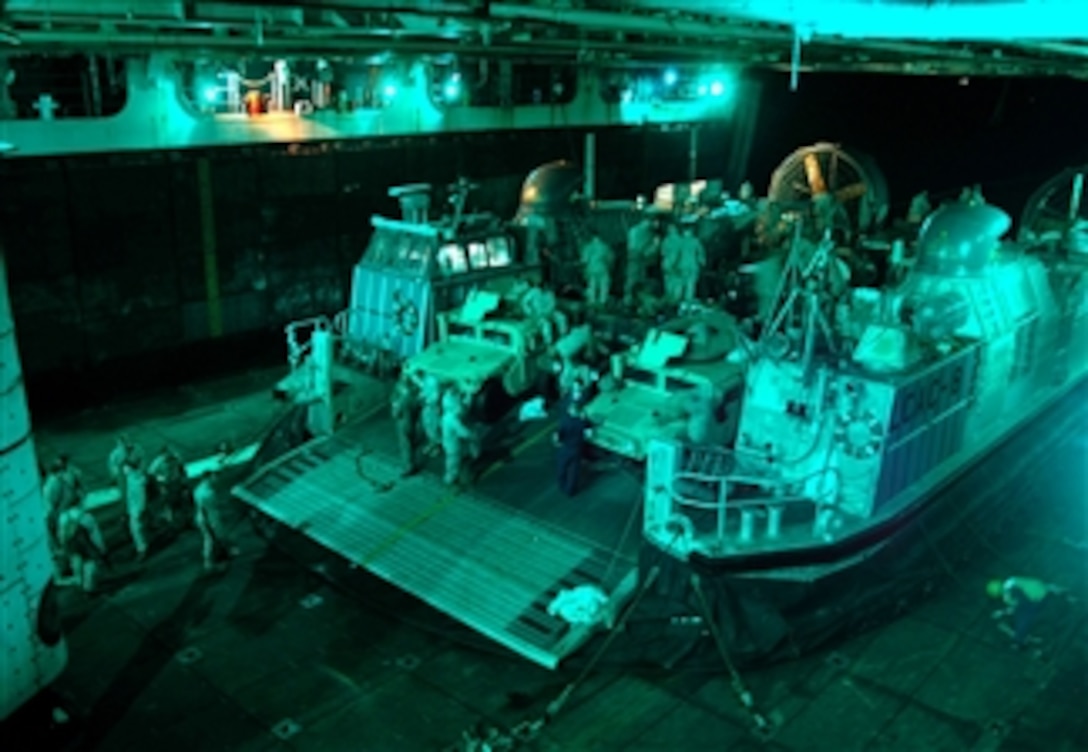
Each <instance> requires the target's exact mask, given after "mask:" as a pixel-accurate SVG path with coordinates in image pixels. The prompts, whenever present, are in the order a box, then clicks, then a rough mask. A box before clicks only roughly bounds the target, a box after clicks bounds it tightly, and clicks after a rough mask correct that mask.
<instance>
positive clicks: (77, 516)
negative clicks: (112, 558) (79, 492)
mask: <svg viewBox="0 0 1088 752" xmlns="http://www.w3.org/2000/svg"><path fill="white" fill-rule="evenodd" d="M57 539H58V541H59V543H60V550H61V552H62V554H63V556H64V557H65V559H66V560H67V563H68V566H69V567H70V568H71V573H72V578H71V580H69V582H70V583H71V584H75V585H77V586H79V587H80V588H81V589H82V590H83V591H84V592H87V593H93V592H94V591H95V588H96V586H97V584H98V568H99V566H100V565H102V564H106V565H108V564H109V559H108V556H107V553H106V543H105V541H104V540H103V538H102V531H101V529H100V528H99V527H98V521H97V520H95V518H94V515H92V514H91V513H90V511H89V510H87V509H86V507H85V505H84V504H83V502H82V501H80V502H79V503H77V504H75V505H73V506H70V507H68V508H67V509H65V510H64V511H63V512H61V514H60V515H59V517H58V518H57Z"/></svg>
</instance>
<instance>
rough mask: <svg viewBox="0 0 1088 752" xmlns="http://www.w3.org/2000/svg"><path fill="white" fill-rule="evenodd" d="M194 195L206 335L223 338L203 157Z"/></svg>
mask: <svg viewBox="0 0 1088 752" xmlns="http://www.w3.org/2000/svg"><path fill="white" fill-rule="evenodd" d="M196 191H197V196H198V197H199V202H200V246H201V249H202V250H203V252H204V295H205V297H206V299H207V302H208V334H210V335H211V336H212V337H220V336H222V334H223V307H222V303H221V301H220V299H219V258H218V256H217V249H216V237H215V193H214V190H213V188H212V167H211V162H210V161H209V160H208V158H207V157H202V158H200V159H198V160H197V161H196Z"/></svg>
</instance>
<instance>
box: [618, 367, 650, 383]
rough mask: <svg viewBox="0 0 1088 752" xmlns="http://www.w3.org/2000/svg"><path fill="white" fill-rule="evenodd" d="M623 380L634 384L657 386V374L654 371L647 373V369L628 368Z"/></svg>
mask: <svg viewBox="0 0 1088 752" xmlns="http://www.w3.org/2000/svg"><path fill="white" fill-rule="evenodd" d="M623 378H624V380H625V381H629V382H631V383H633V384H642V385H644V386H654V387H656V386H657V374H656V373H655V372H653V371H647V370H646V369H645V368H628V369H627V371H626V372H625V373H624V374H623Z"/></svg>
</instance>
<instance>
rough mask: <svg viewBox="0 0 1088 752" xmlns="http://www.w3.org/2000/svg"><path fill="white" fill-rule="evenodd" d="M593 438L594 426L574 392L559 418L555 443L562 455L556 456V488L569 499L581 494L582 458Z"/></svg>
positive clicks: (559, 453) (557, 454)
mask: <svg viewBox="0 0 1088 752" xmlns="http://www.w3.org/2000/svg"><path fill="white" fill-rule="evenodd" d="M590 435H592V426H591V424H590V422H589V420H588V419H587V418H586V414H585V409H584V408H583V407H582V405H581V401H580V399H579V394H578V393H577V392H572V393H571V397H570V400H569V402H567V404H566V405H564V410H563V413H562V415H561V417H560V418H559V425H558V426H557V427H556V431H555V437H554V439H553V441H554V443H555V446H556V447H557V449H558V451H557V452H556V456H555V471H556V484H557V485H558V486H559V490H560V491H562V492H563V493H564V494H566V495H567V496H574V495H575V494H577V493H578V482H579V480H580V479H581V475H582V457H583V455H584V454H585V446H586V439H587V438H588V437H589V436H590Z"/></svg>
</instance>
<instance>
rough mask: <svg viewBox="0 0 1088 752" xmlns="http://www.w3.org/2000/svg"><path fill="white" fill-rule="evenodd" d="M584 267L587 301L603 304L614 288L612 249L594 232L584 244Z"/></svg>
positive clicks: (595, 304)
mask: <svg viewBox="0 0 1088 752" xmlns="http://www.w3.org/2000/svg"><path fill="white" fill-rule="evenodd" d="M581 260H582V269H583V272H584V274H585V282H586V302H587V303H589V304H590V305H592V306H603V305H604V304H606V303H607V302H608V296H609V293H610V292H611V290H612V262H613V261H614V260H615V259H614V257H613V254H612V249H611V248H610V247H609V246H608V244H607V243H605V242H604V241H603V240H601V236H600V235H599V234H598V233H596V232H594V233H593V234H592V235H591V236H590V238H589V242H588V243H586V244H585V245H584V246H582V253H581Z"/></svg>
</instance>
